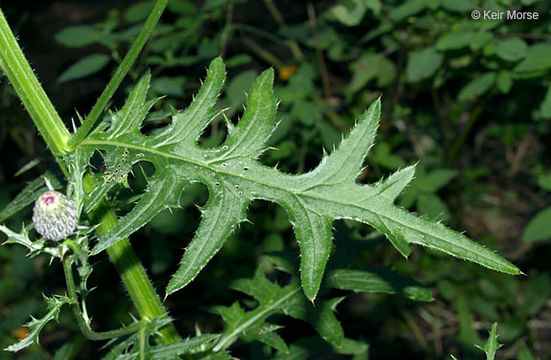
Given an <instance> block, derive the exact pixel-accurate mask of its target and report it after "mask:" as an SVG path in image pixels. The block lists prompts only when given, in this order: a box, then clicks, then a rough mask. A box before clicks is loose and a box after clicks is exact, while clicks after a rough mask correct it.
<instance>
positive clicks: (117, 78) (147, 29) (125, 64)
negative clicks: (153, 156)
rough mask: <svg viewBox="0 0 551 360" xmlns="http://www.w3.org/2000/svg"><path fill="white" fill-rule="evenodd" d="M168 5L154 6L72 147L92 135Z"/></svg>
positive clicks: (161, 0)
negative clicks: (91, 132) (93, 129)
mask: <svg viewBox="0 0 551 360" xmlns="http://www.w3.org/2000/svg"><path fill="white" fill-rule="evenodd" d="M167 4H168V0H157V1H156V2H155V5H154V6H153V9H152V10H151V13H150V14H149V16H148V17H147V20H146V21H145V24H144V26H143V28H142V30H141V31H140V33H139V34H138V37H137V38H136V40H134V42H133V43H132V46H131V47H130V49H129V50H128V53H126V56H125V57H124V59H123V60H122V62H121V63H120V65H119V67H118V68H117V70H116V71H115V73H114V74H113V77H112V78H111V80H109V83H108V84H107V86H106V87H105V89H104V90H103V92H102V93H101V95H100V97H99V98H98V100H97V101H96V103H95V104H94V106H93V107H92V110H91V111H90V113H89V114H88V116H86V118H85V119H84V122H83V123H82V125H81V126H80V128H79V129H78V131H77V132H76V134H75V135H74V136H73V137H72V138H71V140H70V145H71V146H72V147H75V146H77V145H78V144H80V142H81V141H82V140H84V139H85V138H86V136H87V135H88V134H89V133H90V131H91V130H92V128H93V127H94V125H95V124H96V122H97V121H98V119H99V117H100V115H101V113H102V112H103V111H104V110H105V108H106V107H107V103H108V102H109V100H111V98H112V97H113V95H114V94H115V91H117V89H118V88H119V86H120V84H121V82H122V80H123V79H124V77H125V76H126V74H127V73H128V71H129V70H130V68H131V67H132V65H133V64H134V62H135V61H136V59H137V58H138V55H139V54H140V52H141V51H142V49H143V47H144V46H145V43H146V42H147V40H148V39H149V36H151V33H152V32H153V30H154V29H155V26H157V23H158V22H159V19H160V17H161V15H162V13H163V11H164V10H165V8H166V5H167Z"/></svg>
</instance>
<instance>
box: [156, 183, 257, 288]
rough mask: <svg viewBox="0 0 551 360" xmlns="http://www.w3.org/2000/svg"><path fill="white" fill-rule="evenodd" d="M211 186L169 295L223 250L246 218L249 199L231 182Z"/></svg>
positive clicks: (171, 281) (170, 285) (169, 285)
mask: <svg viewBox="0 0 551 360" xmlns="http://www.w3.org/2000/svg"><path fill="white" fill-rule="evenodd" d="M222 184H223V180H221V182H220V185H215V188H210V189H209V193H210V198H209V201H208V202H207V204H206V205H205V208H204V209H203V210H202V213H203V219H202V221H201V224H200V225H199V229H198V230H197V233H196V234H195V237H194V238H193V240H192V241H191V243H190V244H189V246H188V247H187V249H186V252H185V254H184V256H183V258H182V261H181V263H180V267H179V268H178V271H176V273H175V274H174V276H173V277H172V278H171V279H170V282H169V283H168V285H167V288H166V293H167V295H169V294H172V293H173V292H175V291H177V290H179V289H181V288H183V287H184V286H186V285H187V284H188V283H189V282H190V281H191V280H193V279H194V278H195V277H196V276H197V274H198V273H199V272H200V271H201V269H202V268H203V267H204V266H205V265H206V264H207V262H208V261H209V260H210V259H211V258H212V257H213V256H214V255H215V254H216V253H217V252H218V250H220V248H221V247H222V245H224V241H225V240H226V239H227V238H228V237H229V235H230V234H231V233H232V232H233V229H234V228H235V227H236V226H237V225H238V224H239V223H240V222H242V221H244V220H245V219H246V213H245V211H246V208H247V205H248V202H247V200H245V199H244V198H243V197H242V196H240V195H239V192H238V191H237V190H236V189H235V188H234V189H232V188H231V187H229V186H227V185H225V184H224V185H222Z"/></svg>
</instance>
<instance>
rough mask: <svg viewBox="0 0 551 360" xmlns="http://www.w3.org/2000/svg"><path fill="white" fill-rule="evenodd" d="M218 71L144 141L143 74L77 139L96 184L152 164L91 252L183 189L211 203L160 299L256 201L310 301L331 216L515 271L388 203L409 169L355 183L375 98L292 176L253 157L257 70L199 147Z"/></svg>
mask: <svg viewBox="0 0 551 360" xmlns="http://www.w3.org/2000/svg"><path fill="white" fill-rule="evenodd" d="M224 75H225V68H224V64H223V62H222V60H221V59H220V58H217V59H215V60H213V61H212V62H211V64H210V66H209V69H208V71H207V78H206V80H205V83H204V84H203V86H202V88H201V90H200V91H199V94H198V95H197V97H195V99H194V100H193V102H192V103H191V105H190V106H189V107H188V108H187V109H186V110H185V111H183V112H181V113H178V114H176V115H174V116H173V117H172V123H171V124H170V125H169V126H167V127H166V128H165V129H164V130H163V131H161V132H159V133H157V134H156V135H151V136H147V135H144V134H142V133H140V131H139V126H140V124H141V122H142V121H143V118H144V117H145V114H146V112H147V110H148V109H149V107H150V106H151V102H148V101H146V97H145V94H146V90H147V87H148V82H149V75H148V74H147V73H146V74H144V75H143V76H142V78H141V79H140V80H139V81H138V83H137V85H136V87H135V88H134V90H133V91H132V93H131V95H130V96H129V98H128V100H127V102H126V104H125V105H124V107H123V108H122V110H121V111H119V112H117V113H116V114H114V116H113V122H112V124H111V126H110V128H109V129H107V130H105V131H96V132H94V133H93V134H92V135H91V136H90V137H89V138H88V139H86V140H84V141H83V142H82V143H81V145H80V146H79V148H78V151H83V152H84V153H86V154H87V155H88V156H87V157H86V156H85V157H84V158H89V157H91V156H92V154H93V153H94V152H95V151H97V150H100V151H101V152H102V153H103V154H104V156H105V161H106V165H107V167H108V169H110V171H111V172H110V174H109V176H104V179H105V184H104V186H109V184H110V182H113V181H122V180H124V179H125V176H126V174H127V173H128V172H129V171H130V169H131V166H132V164H134V163H136V162H138V161H142V160H145V161H149V162H151V163H153V164H154V166H155V174H154V175H153V176H152V177H151V179H150V183H149V186H148V189H147V192H146V193H145V195H144V196H142V198H141V199H140V200H139V201H138V203H137V204H136V206H135V207H134V208H133V210H132V211H130V213H128V214H127V215H125V216H124V217H123V218H122V219H121V220H120V222H119V223H118V224H117V225H116V226H115V227H114V228H113V230H112V231H111V232H110V233H108V234H107V235H105V236H104V237H101V238H100V239H99V242H98V244H97V245H96V247H95V248H94V250H93V253H94V254H97V253H99V252H101V251H102V250H104V249H106V248H107V247H109V246H111V245H112V244H114V243H115V242H117V241H118V240H120V239H122V238H124V237H126V236H129V235H130V234H132V233H133V232H135V231H136V230H138V229H139V228H140V227H142V226H144V225H145V224H146V223H147V222H148V221H149V220H151V219H152V218H153V217H154V216H155V215H156V214H158V213H159V212H160V211H162V210H164V209H166V208H167V207H176V206H178V199H179V197H180V194H181V193H182V191H185V189H186V187H187V186H188V185H189V184H190V183H193V182H201V183H203V184H205V185H206V187H207V189H208V191H209V196H210V198H209V201H208V202H207V204H206V205H205V207H204V209H202V213H203V217H202V222H201V224H200V226H199V229H198V230H197V233H196V234H195V237H194V238H193V240H192V241H191V242H190V244H189V246H188V247H187V249H186V251H185V253H184V256H183V258H182V261H181V263H180V268H179V269H178V271H177V272H176V274H175V275H174V276H173V277H172V279H171V281H170V283H169V285H168V287H167V289H166V293H167V295H168V294H171V293H173V292H175V291H177V290H179V289H181V288H182V287H184V286H185V285H187V284H188V283H189V282H190V281H192V280H193V279H194V278H195V276H196V275H197V274H198V273H199V271H200V270H201V269H202V268H203V267H204V266H205V265H206V264H207V262H208V261H209V260H210V259H211V258H212V257H213V256H214V255H215V254H216V253H217V252H218V251H219V250H220V248H221V247H222V245H223V243H224V241H225V240H226V239H227V238H228V237H229V235H230V234H231V233H232V231H233V230H234V229H235V227H236V225H237V224H239V223H240V222H242V221H244V220H245V214H246V209H247V207H248V205H249V203H250V202H251V201H253V200H255V199H263V200H268V201H272V202H275V203H277V204H279V205H281V206H282V207H284V208H285V210H286V211H287V213H288V214H289V218H290V219H291V221H292V223H293V227H294V231H295V234H296V237H297V241H298V243H299V245H300V249H301V265H300V268H301V283H302V288H303V290H304V293H305V294H306V296H307V297H308V298H309V299H310V300H311V301H313V300H314V299H315V297H316V294H317V292H318V289H319V287H320V283H321V280H322V277H323V273H324V269H325V267H326V263H327V260H328V258H329V254H330V251H331V244H332V231H331V229H332V224H333V221H334V220H335V219H354V220H356V221H360V222H363V223H367V224H369V225H371V226H373V227H374V228H375V229H376V230H378V231H379V232H381V233H383V234H384V235H385V236H386V237H387V238H388V239H389V240H390V242H391V243H392V245H393V246H394V247H396V249H397V250H398V251H399V252H400V253H401V254H402V255H404V256H407V255H408V254H409V253H410V248H409V244H418V245H422V246H427V247H430V248H432V249H435V250H439V251H443V252H445V253H447V254H450V255H453V256H456V257H459V258H462V259H465V260H469V261H474V262H476V263H478V264H480V265H483V266H486V267H489V268H491V269H494V270H497V271H502V272H505V273H509V274H519V269H518V268H517V267H515V266H514V265H512V264H511V263H509V262H508V261H507V260H505V259H503V258H502V257H500V256H499V255H497V254H496V253H494V252H493V251H491V250H489V249H486V248H485V247H483V246H481V245H479V244H477V243H475V242H473V241H471V240H469V239H468V238H467V237H465V236H464V235H462V234H459V233H457V232H455V231H452V230H450V229H448V228H446V227H445V226H444V225H441V224H438V223H434V222H431V221H428V220H425V219H422V218H419V217H416V216H414V215H413V214H411V213H409V212H407V211H405V210H402V209H400V208H398V207H397V206H395V205H394V200H395V198H396V196H397V195H398V194H399V193H400V192H401V191H402V190H403V188H404V187H405V186H406V185H407V184H408V183H409V182H410V181H411V179H412V178H413V174H414V167H408V168H405V169H403V170H401V171H398V172H396V173H395V174H393V175H391V176H390V177H389V178H388V179H386V180H382V181H380V182H378V183H375V184H372V185H360V184H357V183H356V177H357V176H358V174H359V172H360V170H361V167H362V163H363V160H364V158H365V156H366V155H367V152H368V150H369V148H370V147H371V146H372V145H373V142H374V138H375V133H376V130H377V126H378V123H379V117H380V112H381V109H380V108H381V105H380V100H377V101H375V102H374V103H373V104H372V105H371V106H370V107H369V109H368V110H367V111H366V112H365V113H364V114H363V115H362V116H361V118H360V120H359V121H358V123H357V124H356V126H355V127H354V128H353V129H352V131H351V132H350V134H349V135H348V136H347V137H346V139H344V140H343V141H342V143H341V144H340V146H339V147H338V149H337V150H335V151H333V153H332V154H331V155H329V156H326V157H325V158H324V159H323V160H322V162H321V163H320V165H319V166H318V167H317V168H315V169H314V170H313V171H311V172H309V173H306V174H301V175H292V174H286V173H282V172H280V171H278V170H276V169H272V168H268V167H266V166H264V165H262V164H261V163H259V162H258V161H257V160H256V158H257V157H258V156H259V154H260V153H261V152H262V151H263V150H264V149H265V142H266V140H267V138H268V137H269V135H270V133H271V132H272V131H273V128H274V124H275V120H274V118H275V111H276V101H275V98H274V95H273V91H272V83H273V70H271V69H270V70H266V71H265V72H263V73H262V74H261V75H260V76H259V78H258V79H257V80H256V82H255V83H254V85H253V87H252V89H251V91H250V93H249V95H248V99H247V108H246V111H245V113H244V115H243V118H242V119H241V121H240V122H239V123H238V124H237V125H236V126H235V127H233V125H231V124H230V125H229V131H228V137H227V139H226V141H225V142H224V144H222V145H221V146H219V147H216V148H212V149H201V148H200V147H199V146H198V145H197V141H198V138H199V136H201V134H202V132H203V130H204V129H205V127H206V126H207V125H208V124H209V123H210V122H211V121H212V120H213V119H214V118H215V116H216V114H217V111H216V110H215V103H216V99H217V97H218V94H219V92H220V90H221V88H222V85H223V83H224V77H225V76H224ZM86 161H87V160H86ZM113 174H116V175H115V176H113Z"/></svg>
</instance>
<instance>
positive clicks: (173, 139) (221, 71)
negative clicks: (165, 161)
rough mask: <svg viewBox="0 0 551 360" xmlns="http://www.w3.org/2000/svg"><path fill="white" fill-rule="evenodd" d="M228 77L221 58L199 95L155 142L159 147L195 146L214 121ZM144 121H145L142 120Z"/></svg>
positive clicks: (214, 64) (173, 119)
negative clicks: (218, 101) (179, 144)
mask: <svg viewBox="0 0 551 360" xmlns="http://www.w3.org/2000/svg"><path fill="white" fill-rule="evenodd" d="M225 77H226V69H225V67H224V62H223V61H222V59H221V58H216V59H214V60H213V61H212V62H211V63H210V66H209V69H208V71H207V79H206V80H205V83H204V84H203V86H201V90H200V91H199V94H197V96H196V97H195V98H194V99H193V101H192V102H191V104H190V105H189V107H188V108H187V109H186V110H185V111H184V112H182V113H180V114H177V115H175V116H173V117H172V124H171V125H170V126H169V127H168V128H167V129H166V131H165V132H163V133H162V134H160V135H159V136H158V139H157V141H155V143H156V145H157V147H158V146H163V145H170V144H175V143H181V144H182V146H184V145H188V146H190V145H194V144H195V143H196V141H197V139H198V138H199V136H201V134H202V133H203V130H204V129H205V127H206V126H207V125H208V124H209V123H210V122H211V121H212V120H213V117H214V115H215V114H216V112H215V111H214V109H213V106H214V104H215V103H216V99H217V98H218V95H219V94H220V90H221V89H222V85H224V80H225ZM142 120H143V119H142Z"/></svg>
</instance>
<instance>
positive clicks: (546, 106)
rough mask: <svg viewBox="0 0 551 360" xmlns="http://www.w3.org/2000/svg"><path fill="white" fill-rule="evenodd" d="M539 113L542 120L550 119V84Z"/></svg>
mask: <svg viewBox="0 0 551 360" xmlns="http://www.w3.org/2000/svg"><path fill="white" fill-rule="evenodd" d="M540 113H541V117H542V118H544V119H551V84H549V86H548V87H547V91H546V92H545V97H544V98H543V101H542V102H541V104H540ZM550 188H551V187H550ZM550 191H551V190H550Z"/></svg>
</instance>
